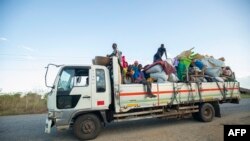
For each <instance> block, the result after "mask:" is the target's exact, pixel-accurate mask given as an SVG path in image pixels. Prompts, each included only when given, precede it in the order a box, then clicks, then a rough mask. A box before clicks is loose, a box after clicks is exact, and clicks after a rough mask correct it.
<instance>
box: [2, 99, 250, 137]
mask: <svg viewBox="0 0 250 141" xmlns="http://www.w3.org/2000/svg"><path fill="white" fill-rule="evenodd" d="M221 113H222V118H215V119H214V120H213V122H209V123H202V122H198V121H195V120H193V119H192V118H188V119H181V120H178V119H169V120H163V119H147V120H140V121H130V122H122V123H112V124H109V125H108V126H107V127H105V128H104V129H103V131H102V132H101V134H100V135H99V136H98V137H97V138H96V139H95V140H104V141H105V140H106V141H111V140H115V141H117V140H133V141H134V140H150V141H152V140H160V141H162V140H170V141H171V140H185V141H193V140H197V141H198V140H199V141H200V140H212V141H214V140H223V125H224V124H249V125H250V99H243V100H241V101H240V104H222V105H221ZM45 119H46V114H36V115H18V116H2V117H0V141H19V140H20V141H34V140H36V141H77V140H78V139H76V138H75V137H74V135H73V132H72V130H67V131H60V132H57V131H56V130H55V129H52V133H51V134H45V133H44V125H45Z"/></svg>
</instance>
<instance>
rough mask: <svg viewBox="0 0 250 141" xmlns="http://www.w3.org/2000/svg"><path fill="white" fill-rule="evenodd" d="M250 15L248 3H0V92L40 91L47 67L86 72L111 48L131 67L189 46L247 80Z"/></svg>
mask: <svg viewBox="0 0 250 141" xmlns="http://www.w3.org/2000/svg"><path fill="white" fill-rule="evenodd" d="M249 13H250V1H248V0H206V1H201V0H162V1H161V0H126V1H117V0H112V1H110V0H108V1H105V0H88V1H87V0H40V1H39V0H0V88H2V90H3V91H21V90H32V89H33V90H34V89H40V88H41V89H43V88H44V87H45V86H44V74H45V68H44V67H45V66H46V65H47V64H48V63H57V64H91V59H93V58H94V57H95V56H103V55H106V54H109V53H110V52H111V51H112V48H111V45H112V43H113V42H116V43H117V44H118V48H119V49H120V50H121V51H122V52H123V54H124V55H125V56H126V58H127V60H128V61H129V63H132V62H133V61H134V60H138V61H139V62H141V63H142V64H143V65H146V64H148V63H151V62H152V60H153V55H154V53H155V52H156V50H157V48H158V47H159V46H160V44H161V43H164V44H165V46H166V48H167V51H168V53H169V55H170V56H171V57H175V56H176V55H178V54H179V53H181V52H182V51H184V50H188V49H190V48H192V47H193V46H194V47H195V49H194V51H195V52H196V53H201V54H208V55H212V56H214V57H215V58H219V57H225V59H226V65H228V66H231V68H232V69H233V70H234V71H235V73H236V76H237V77H246V76H250V63H249V62H248V61H249V60H250V55H249V52H250V14H249Z"/></svg>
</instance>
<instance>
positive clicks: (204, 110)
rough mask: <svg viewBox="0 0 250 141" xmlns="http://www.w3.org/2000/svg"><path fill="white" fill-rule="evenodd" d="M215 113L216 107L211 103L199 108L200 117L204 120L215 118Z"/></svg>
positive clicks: (208, 120)
mask: <svg viewBox="0 0 250 141" xmlns="http://www.w3.org/2000/svg"><path fill="white" fill-rule="evenodd" d="M214 115H215V111H214V107H213V105H212V104H210V103H204V104H202V105H201V106H200V109H199V117H200V118H199V119H200V120H201V121H203V122H210V121H212V120H213V118H214Z"/></svg>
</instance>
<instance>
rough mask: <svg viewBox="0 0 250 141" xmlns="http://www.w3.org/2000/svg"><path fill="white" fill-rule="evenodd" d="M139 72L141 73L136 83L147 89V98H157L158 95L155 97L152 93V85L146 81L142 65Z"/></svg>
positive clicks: (135, 79)
mask: <svg viewBox="0 0 250 141" xmlns="http://www.w3.org/2000/svg"><path fill="white" fill-rule="evenodd" d="M138 72H139V73H138V75H137V77H136V78H134V82H135V83H141V84H143V85H144V87H145V86H146V88H147V96H148V97H150V98H153V97H156V95H154V94H153V93H152V91H151V87H152V85H151V83H150V82H148V81H147V80H146V78H145V76H144V73H143V71H142V65H141V64H139V65H138Z"/></svg>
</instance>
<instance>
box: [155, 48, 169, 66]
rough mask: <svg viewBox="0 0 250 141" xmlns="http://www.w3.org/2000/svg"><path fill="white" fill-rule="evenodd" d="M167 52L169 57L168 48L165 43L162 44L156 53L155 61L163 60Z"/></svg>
mask: <svg viewBox="0 0 250 141" xmlns="http://www.w3.org/2000/svg"><path fill="white" fill-rule="evenodd" d="M163 54H165V56H166V59H167V51H166V48H165V47H164V44H161V46H160V47H159V48H158V50H157V52H156V54H155V55H154V60H153V62H157V61H162V56H163Z"/></svg>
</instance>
